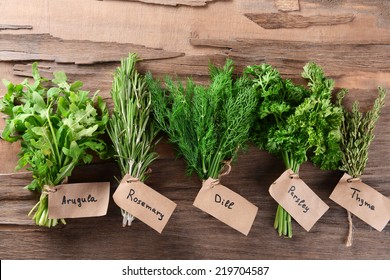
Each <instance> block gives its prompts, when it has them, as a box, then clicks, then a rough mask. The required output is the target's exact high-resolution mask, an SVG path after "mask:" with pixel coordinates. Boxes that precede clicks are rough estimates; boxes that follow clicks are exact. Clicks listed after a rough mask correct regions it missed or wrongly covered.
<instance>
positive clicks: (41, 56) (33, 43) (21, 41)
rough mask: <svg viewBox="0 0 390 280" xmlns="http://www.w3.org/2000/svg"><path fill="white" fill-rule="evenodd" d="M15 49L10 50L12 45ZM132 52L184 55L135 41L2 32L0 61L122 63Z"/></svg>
mask: <svg viewBox="0 0 390 280" xmlns="http://www.w3.org/2000/svg"><path fill="white" fill-rule="evenodd" d="M10 45H12V47H13V49H12V50H11V51H9V46H10ZM129 52H136V53H138V55H139V56H140V58H141V59H143V60H157V59H167V58H173V57H178V56H182V55H183V54H182V53H179V52H168V51H164V50H161V49H152V48H146V47H144V46H137V45H134V44H119V43H118V44H112V43H105V42H91V41H73V40H62V39H60V38H55V37H52V36H50V35H48V34H37V35H35V34H29V35H10V34H3V35H0V61H37V60H44V61H54V62H57V63H65V64H69V63H74V64H80V65H88V64H94V63H105V62H114V61H117V62H119V61H120V59H121V58H122V57H126V56H127V55H128V53H129Z"/></svg>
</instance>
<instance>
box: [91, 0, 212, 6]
mask: <svg viewBox="0 0 390 280" xmlns="http://www.w3.org/2000/svg"><path fill="white" fill-rule="evenodd" d="M98 1H107V0H98ZM109 1H126V2H141V3H147V4H155V5H163V6H191V7H201V6H206V5H207V3H209V2H212V1H218V0H109Z"/></svg>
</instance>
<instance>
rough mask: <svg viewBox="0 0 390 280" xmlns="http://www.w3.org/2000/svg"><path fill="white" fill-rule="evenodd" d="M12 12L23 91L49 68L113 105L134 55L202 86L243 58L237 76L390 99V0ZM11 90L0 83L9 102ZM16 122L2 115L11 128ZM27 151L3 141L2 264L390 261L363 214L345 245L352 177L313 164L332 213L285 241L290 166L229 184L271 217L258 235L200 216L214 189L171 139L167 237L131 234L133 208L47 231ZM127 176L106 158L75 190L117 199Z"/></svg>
mask: <svg viewBox="0 0 390 280" xmlns="http://www.w3.org/2000/svg"><path fill="white" fill-rule="evenodd" d="M145 2H155V3H154V4H153V5H150V4H148V3H145ZM170 3H177V4H179V6H177V7H175V6H170ZM184 3H187V4H190V5H183V4H184ZM202 3H203V4H205V5H204V6H202V7H191V5H197V4H202ZM155 4H157V5H155ZM203 4H202V5H203ZM175 5H176V4H175ZM59 7H60V8H59ZM297 7H298V8H297ZM278 11H281V12H278ZM0 12H1V14H2V16H1V19H0V77H1V78H6V79H8V80H11V81H13V82H15V83H16V82H20V81H22V80H23V79H25V78H26V77H31V63H32V62H33V61H38V62H39V65H40V69H41V73H42V75H43V76H45V77H48V78H50V77H51V76H52V73H53V72H54V71H59V70H61V71H65V72H66V73H67V74H68V77H69V78H70V79H71V80H81V81H83V82H84V85H85V89H88V90H91V91H92V92H94V91H96V90H98V89H99V90H100V93H101V95H102V96H103V97H104V98H105V100H106V101H107V102H108V103H111V101H110V98H109V90H110V87H111V82H112V74H113V71H114V69H115V67H117V66H118V65H119V61H120V58H121V57H123V56H126V55H127V53H128V52H131V51H134V52H138V53H139V54H140V57H141V59H143V61H142V62H141V63H140V65H139V69H140V71H142V72H147V71H151V72H152V73H153V74H154V75H155V76H157V77H162V76H164V75H166V74H169V75H177V76H178V77H179V78H184V77H186V76H193V78H194V79H195V80H196V81H197V82H201V83H206V82H207V81H208V73H207V69H208V63H209V61H212V62H214V63H217V64H219V65H222V64H223V63H224V61H225V59H226V57H231V58H233V59H234V61H235V63H236V65H237V69H236V72H237V73H239V72H240V71H241V70H242V69H243V67H245V66H246V65H249V64H254V63H263V62H266V63H270V64H272V65H274V66H276V67H278V68H279V69H280V71H281V73H282V74H283V75H284V76H285V77H289V78H291V79H293V80H295V81H302V80H301V79H300V73H301V71H302V66H303V65H304V64H305V63H306V62H307V61H309V60H313V61H316V62H317V63H319V64H320V65H322V66H323V67H324V69H325V72H326V73H327V74H328V75H329V76H331V77H332V78H334V79H335V81H336V86H337V87H338V88H341V87H346V88H349V89H350V92H349V95H348V97H347V99H346V102H347V105H348V106H350V104H351V102H352V101H353V100H359V101H361V105H362V109H364V110H366V109H368V108H369V107H370V106H371V104H372V102H373V100H374V98H375V97H376V87H377V86H378V85H382V86H384V87H387V88H388V89H390V55H389V53H390V5H389V4H388V3H387V1H384V0H374V1H363V0H356V1H352V0H342V1H320V0H304V1H303V0H301V1H276V0H242V1H238V0H232V1H207V0H202V1H185V0H177V1H175V0H172V1H164V0H161V1H159V0H155V1H154V0H152V1H149V0H146V1H140V2H134V1H96V0H86V1H82V2H80V1H76V0H56V1H44V0H38V1H22V0H14V1H1V2H0ZM287 12H288V13H287ZM248 14H251V15H252V18H251V19H252V20H251V19H250V17H249V18H248ZM64 15H66V16H64ZM269 28H271V29H269ZM4 92H5V88H4V87H3V86H0V96H1V95H2V94H3V93H4ZM388 104H390V102H387V105H386V106H385V108H384V109H383V115H382V117H381V119H380V120H379V123H378V127H377V128H376V139H375V141H374V142H373V144H372V146H371V148H370V154H369V162H368V165H367V168H366V170H365V174H364V177H363V181H364V182H365V183H367V184H369V185H371V186H372V187H374V188H375V189H377V190H378V191H380V192H381V193H383V194H384V195H386V196H390V189H389V182H390V165H389V164H388V160H387V159H388V158H389V153H390V138H389V135H390V126H388V125H387V124H388V123H389V121H390V108H389V107H390V105H388ZM3 126H4V121H3V120H2V119H1V118H0V130H1V129H2V127H3ZM17 150H18V144H17V143H16V144H12V145H11V144H9V143H5V142H4V141H2V140H0V258H1V259H20V258H23V259H24V258H26V259H31V258H38V259H389V258H390V250H389V249H390V229H389V226H387V227H386V228H385V229H384V230H383V232H381V233H379V232H377V231H376V230H374V229H373V228H371V227H370V226H368V225H367V224H365V223H364V222H362V221H361V220H359V219H358V218H356V217H354V219H353V220H354V245H353V246H352V247H351V248H346V247H345V246H344V241H345V236H346V233H347V216H346V211H345V210H343V209H342V208H341V207H339V206H338V205H336V204H335V203H334V202H332V201H331V200H330V199H329V198H328V197H329V195H330V193H331V192H332V190H333V188H334V186H335V184H336V183H337V181H338V180H339V178H340V177H341V175H342V173H341V172H337V171H334V172H330V171H321V170H319V169H318V168H315V167H313V166H312V165H311V164H305V165H304V166H303V167H302V168H301V172H300V175H301V177H302V178H303V179H304V180H305V182H306V183H307V184H308V185H309V186H311V187H312V189H313V190H314V191H315V192H316V193H317V194H318V195H319V196H320V197H321V198H322V199H323V200H324V201H325V202H326V203H327V204H328V205H329V206H330V210H329V211H328V212H327V213H326V214H325V215H324V216H323V218H322V219H320V221H319V222H318V223H317V224H316V225H315V226H314V228H313V229H312V230H311V232H309V233H308V232H305V231H304V230H303V229H302V228H301V227H300V226H299V225H298V224H296V223H295V222H294V225H293V227H294V228H293V230H294V237H293V239H292V240H286V239H284V238H280V237H278V236H277V234H276V232H275V230H274V229H273V227H272V225H273V217H274V214H275V209H276V203H275V202H274V201H273V200H272V198H271V197H270V196H269V194H268V187H269V185H270V184H271V183H272V182H273V181H274V180H275V179H276V178H277V177H278V176H279V175H280V173H281V172H282V171H283V164H282V162H281V161H280V160H278V159H276V158H274V157H272V156H270V155H268V154H267V153H265V152H262V151H259V150H258V149H256V148H255V147H250V148H249V151H248V152H247V153H245V154H242V155H241V156H240V157H239V158H238V161H237V162H236V163H235V165H234V166H233V170H232V172H231V173H230V174H229V175H228V176H226V177H224V178H223V183H224V184H225V185H226V186H228V187H230V188H231V189H233V190H234V191H236V192H238V193H239V194H241V195H243V196H244V197H246V198H248V199H249V200H250V201H251V202H253V203H254V204H256V205H257V206H258V207H259V213H258V215H257V218H256V220H255V223H254V225H253V228H252V230H251V232H250V233H249V236H248V237H245V236H243V235H241V234H240V233H238V232H236V231H235V230H233V229H231V228H229V227H227V226H226V225H224V224H222V223H221V222H219V221H217V220H215V219H214V218H212V217H210V216H209V215H207V214H205V213H203V212H201V211H200V210H198V209H196V208H194V207H193V206H192V203H193V200H194V199H195V196H196V194H197V192H198V190H199V188H200V181H199V179H198V178H197V177H196V176H192V177H188V176H185V164H184V162H183V161H182V160H181V159H178V160H175V152H174V149H173V147H172V146H171V145H169V144H167V143H160V144H159V146H158V152H159V153H160V158H159V159H158V160H157V161H156V162H155V163H154V164H153V166H152V169H153V173H152V176H151V178H150V180H149V181H148V183H149V184H150V186H151V187H153V188H154V189H156V190H157V191H159V192H160V193H162V194H163V195H165V196H167V197H168V198H170V199H172V200H173V201H175V202H176V203H177V204H178V206H177V209H176V211H175V212H174V214H173V216H172V218H171V220H170V222H169V223H168V225H167V227H166V228H165V230H164V232H163V234H162V235H159V234H158V233H156V232H155V231H153V230H152V229H150V228H148V227H147V226H146V225H144V224H143V223H141V222H139V221H135V222H134V223H133V226H132V227H131V228H122V227H121V215H120V211H119V209H118V208H117V207H116V205H115V204H114V203H113V202H112V201H111V203H110V206H109V212H108V215H107V216H105V217H102V218H91V219H90V218H88V219H73V220H72V219H69V220H68V221H67V222H68V224H67V225H66V226H60V227H57V228H54V229H43V228H39V227H37V226H34V225H33V223H32V221H31V219H30V218H29V217H27V213H28V211H29V210H30V209H31V207H32V206H33V205H34V204H35V203H36V199H37V195H35V194H32V193H30V192H29V191H27V190H25V189H23V186H25V185H26V184H28V182H29V180H30V177H29V176H30V175H29V173H26V172H25V171H24V173H16V174H15V173H13V172H14V169H13V167H14V166H15V164H16V161H17V156H16V153H17ZM115 175H118V170H117V168H116V165H115V163H114V162H111V161H109V162H96V163H95V164H93V165H91V166H83V167H79V168H78V169H76V171H75V173H74V174H73V176H72V177H71V180H72V181H73V182H76V181H106V180H109V181H111V182H112V189H111V191H112V192H113V191H114V189H115V186H116V183H115V179H114V178H113V176H115Z"/></svg>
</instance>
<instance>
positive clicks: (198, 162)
mask: <svg viewBox="0 0 390 280" xmlns="http://www.w3.org/2000/svg"><path fill="white" fill-rule="evenodd" d="M233 70H234V66H233V61H232V60H230V59H228V60H227V61H226V64H225V66H224V67H223V68H218V67H216V66H214V65H210V66H209V72H210V85H209V86H201V85H195V83H194V82H193V80H192V79H190V78H188V79H187V83H186V85H185V86H184V85H183V83H181V82H174V81H173V80H172V79H171V78H168V77H167V78H166V79H165V85H166V88H163V87H162V86H161V83H160V81H157V80H154V79H153V77H152V75H151V74H148V75H147V76H146V80H147V83H148V86H149V89H150V91H151V93H152V104H153V112H154V117H155V119H156V122H157V123H158V126H159V127H160V128H161V130H162V131H164V132H165V133H166V134H167V135H168V137H169V140H170V141H171V142H172V143H174V144H175V145H176V146H177V148H178V151H179V154H180V155H181V156H183V157H184V159H185V160H186V162H187V165H188V172H189V173H192V172H196V173H197V174H198V175H199V177H200V178H201V179H203V180H205V179H207V178H209V177H211V178H215V179H216V178H218V176H219V174H220V173H221V171H222V170H223V168H224V165H225V163H224V161H225V160H231V159H234V158H235V157H236V154H237V151H238V148H239V147H242V146H244V145H245V143H246V142H247V140H248V137H249V131H250V128H251V126H252V123H253V120H254V114H253V112H254V109H255V107H256V105H257V98H256V92H255V90H254V89H253V88H252V87H249V86H248V79H247V78H245V77H240V78H238V79H237V80H234V79H233Z"/></svg>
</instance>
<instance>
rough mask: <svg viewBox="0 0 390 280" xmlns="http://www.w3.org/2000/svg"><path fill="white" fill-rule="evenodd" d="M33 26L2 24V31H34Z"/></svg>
mask: <svg viewBox="0 0 390 280" xmlns="http://www.w3.org/2000/svg"><path fill="white" fill-rule="evenodd" d="M32 28H33V27H32V26H31V25H17V24H0V31H1V30H20V29H27V30H29V29H32Z"/></svg>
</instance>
